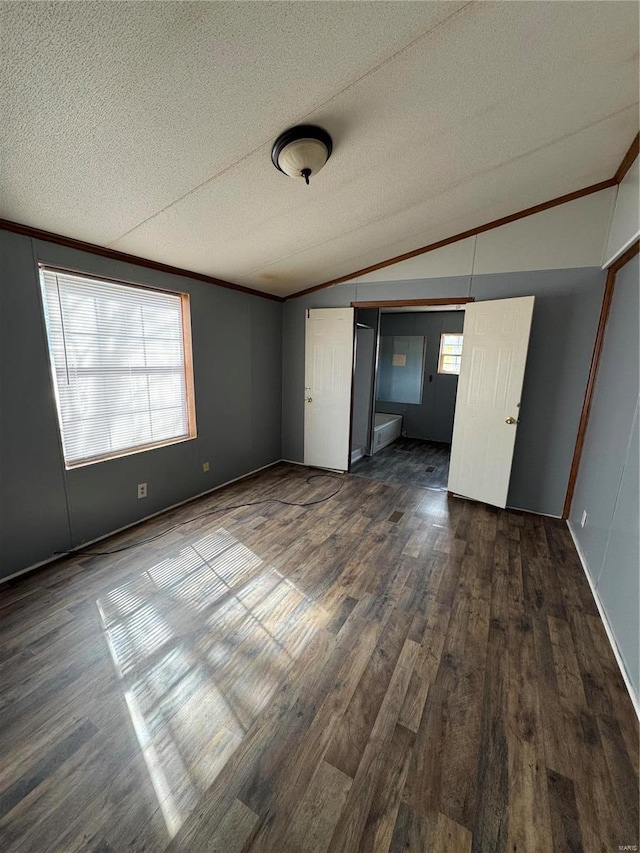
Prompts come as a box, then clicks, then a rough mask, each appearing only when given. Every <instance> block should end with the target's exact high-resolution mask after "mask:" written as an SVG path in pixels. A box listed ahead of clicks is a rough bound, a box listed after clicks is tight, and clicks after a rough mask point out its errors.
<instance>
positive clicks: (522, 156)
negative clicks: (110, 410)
mask: <svg viewBox="0 0 640 853" xmlns="http://www.w3.org/2000/svg"><path fill="white" fill-rule="evenodd" d="M635 106H636V104H630V105H628V106H626V107H623V108H622V109H620V110H617V111H616V112H614V113H611V114H610V115H607V116H605V117H604V118H601V119H598V120H597V121H594V122H591V124H587V125H585V126H584V127H581V128H578V130H574V131H572V132H571V133H568V134H566V135H565V136H561V137H559V138H558V139H554V140H553V141H552V142H547V143H545V144H544V145H540V146H538V147H537V148H533V149H532V150H531V151H527V152H526V153H524V154H520V155H519V156H517V157H512V158H511V160H507V161H506V162H504V163H500V164H499V165H497V166H491V168H489V169H484V170H482V171H480V172H475V173H474V174H472V175H470V176H469V177H467V178H464V179H463V180H460V181H457V182H456V183H453V184H450V185H449V186H448V187H447V188H446V189H443V190H442V191H441V192H438V193H436V194H435V195H432V196H425V197H424V198H423V199H422V200H421V201H420V202H417V203H416V204H412V205H410V206H409V207H403V208H401V209H399V210H396V211H395V213H396V214H400V213H406V212H407V211H410V210H411V209H412V208H415V207H418V206H419V205H421V204H424V203H425V202H426V201H433V200H434V199H437V198H438V197H439V196H441V195H446V194H447V193H448V192H450V191H451V190H452V189H457V188H459V187H461V186H464V185H465V184H468V183H469V182H470V181H473V180H475V179H476V178H479V177H484V176H485V175H489V174H491V172H494V171H496V170H497V169H502V168H504V167H505V166H510V165H512V164H513V163H517V162H518V161H519V160H524V159H526V158H527V157H530V156H531V155H533V154H538V153H539V152H540V151H544V150H545V149H546V148H550V147H552V146H553V145H556V144H557V143H559V142H564V141H565V140H567V139H571V137H573V136H577V135H578V134H580V133H583V132H584V131H586V130H590V129H591V128H593V127H597V126H598V125H599V124H603V123H604V122H606V121H610V120H611V119H613V118H615V117H616V116H618V115H620V114H621V113H624V112H626V111H627V110H629V109H632V108H634V107H635ZM602 180H606V178H603V179H602ZM578 189H580V187H578ZM567 192H568V193H569V192H571V190H568V191H567ZM385 219H388V216H380V217H377V218H376V219H370V220H368V221H367V222H365V223H364V224H362V225H357V226H356V227H354V228H351V229H349V230H348V231H344V230H343V231H341V232H340V233H339V234H337V235H334V236H333V237H329V238H328V239H327V240H321V241H320V242H319V243H313V244H312V245H310V246H306V247H305V248H304V249H299V250H297V251H295V252H292V253H291V254H288V255H282V256H280V257H277V258H275V259H274V260H273V261H269V262H268V263H267V264H261V265H259V266H256V267H252V268H251V269H249V270H247V271H246V272H243V273H242V274H241V275H238V277H237V278H238V280H239V281H241V280H242V279H243V278H245V277H246V276H248V275H251V273H253V272H256V271H258V270H262V269H267V268H268V267H270V266H272V265H273V264H277V263H280V262H281V261H286V260H289V258H295V257H296V256H297V255H301V254H303V253H305V252H307V251H309V250H310V249H316V248H319V247H321V246H324V245H327V244H328V243H331V242H332V241H333V240H336V239H338V238H339V237H343V236H345V235H347V234H354V233H356V232H357V231H361V230H362V229H363V228H367V227H369V226H370V225H375V224H376V223H379V222H383V221H384V220H385Z"/></svg>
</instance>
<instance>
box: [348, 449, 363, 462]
mask: <svg viewBox="0 0 640 853" xmlns="http://www.w3.org/2000/svg"><path fill="white" fill-rule="evenodd" d="M363 456H364V450H363V449H362V448H361V447H356V449H355V450H352V451H351V464H352V465H353V463H354V462H357V461H358V459H362V457H363Z"/></svg>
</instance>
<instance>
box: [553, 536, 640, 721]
mask: <svg viewBox="0 0 640 853" xmlns="http://www.w3.org/2000/svg"><path fill="white" fill-rule="evenodd" d="M567 527H568V528H569V533H570V535H571V538H572V539H573V544H574V546H575V549H576V552H577V554H578V558H579V560H580V564H581V566H582V569H583V571H584V573H585V575H586V578H587V582H588V584H589V587H590V589H591V594H592V595H593V600H594V601H595V603H596V607H597V608H598V613H599V614H600V618H601V619H602V624H603V625H604V629H605V631H606V632H607V637H608V638H609V643H610V645H611V648H612V650H613V654H614V656H615V659H616V663H617V664H618V668H619V670H620V674H621V675H622V680H623V681H624V684H625V687H626V688H627V692H628V693H629V697H630V699H631V704H632V705H633V710H634V711H635V712H636V717H637V718H638V720H640V697H638V696H636V694H635V691H634V689H633V684H632V683H631V679H630V678H629V673H628V672H627V668H626V666H625V663H624V660H623V658H622V655H621V653H620V649H619V648H618V644H617V642H616V638H615V634H614V633H613V629H612V627H611V624H610V622H609V618H608V616H607V612H606V610H605V609H604V605H603V604H602V601H601V600H600V596H599V594H598V590H597V588H596V586H595V584H594V583H593V580H592V578H591V575H590V574H589V569H588V565H587V560H586V558H585V555H584V553H583V551H582V548H581V547H580V544H579V542H578V537H577V536H576V535H575V533H574V530H573V526H572V524H571V522H570V521H567Z"/></svg>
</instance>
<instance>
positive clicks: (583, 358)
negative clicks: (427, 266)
mask: <svg viewBox="0 0 640 853" xmlns="http://www.w3.org/2000/svg"><path fill="white" fill-rule="evenodd" d="M604 281H605V273H604V272H603V271H602V270H600V269H596V268H592V267H585V268H580V269H568V270H541V271H537V272H520V273H502V274H499V275H478V276H452V277H449V278H432V279H422V280H413V281H396V282H376V283H374V284H355V283H353V284H343V285H336V286H335V287H331V288H327V289H325V290H319V291H317V292H316V293H311V294H309V295H307V296H302V297H299V298H297V299H290V300H288V301H287V302H285V304H284V313H283V424H282V430H283V432H282V435H283V456H284V457H285V458H286V459H290V460H292V461H295V462H301V461H302V459H303V438H304V435H303V394H304V316H305V310H306V309H307V308H319V307H326V308H329V307H336V308H339V307H344V306H347V305H350V304H351V302H352V301H365V300H366V301H369V300H382V299H428V298H429V299H432V298H436V297H450V298H458V297H464V296H473V297H475V298H476V299H504V298H507V297H512V296H525V295H533V296H535V297H536V304H535V307H534V313H533V325H532V329H531V340H530V346H529V357H528V359H527V369H526V374H525V382H524V388H523V397H522V406H521V423H520V425H519V427H518V435H517V440H516V446H515V451H514V460H513V470H512V475H511V484H510V488H509V498H508V504H509V506H511V507H514V508H519V509H525V510H529V511H532V512H539V513H544V514H546V515H555V516H560V515H561V514H562V507H563V504H564V498H565V493H566V488H567V481H568V476H569V469H570V467H571V459H572V455H573V448H574V446H575V439H576V435H577V431H578V422H579V419H580V410H581V407H582V400H583V398H584V391H585V387H586V383H587V377H588V375H589V365H590V362H591V354H592V351H593V342H594V338H595V332H596V329H597V326H598V317H599V313H600V305H601V302H602V294H603V292H604Z"/></svg>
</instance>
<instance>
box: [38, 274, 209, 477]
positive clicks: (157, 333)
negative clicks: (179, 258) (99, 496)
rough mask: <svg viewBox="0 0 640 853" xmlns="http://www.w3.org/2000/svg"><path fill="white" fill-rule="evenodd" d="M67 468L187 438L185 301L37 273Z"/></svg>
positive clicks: (190, 405)
mask: <svg viewBox="0 0 640 853" xmlns="http://www.w3.org/2000/svg"><path fill="white" fill-rule="evenodd" d="M40 284H41V287H42V294H43V305H44V313H45V321H46V328H47V337H48V340H49V352H50V356H51V368H52V373H53V382H54V389H55V394H56V403H57V408H58V419H59V423H60V433H61V437H62V447H63V451H64V461H65V465H66V467H67V468H76V467H78V466H80V465H87V464H89V463H91V462H99V461H101V460H103V459H112V458H114V457H117V456H125V455H127V454H130V453H137V452H140V451H142V450H148V449H150V448H153V447H160V446H163V445H166V444H173V443H175V442H179V441H185V440H187V439H190V438H195V436H196V422H195V403H194V394H193V366H192V356H191V320H190V313H189V296H188V294H186V293H172V292H170V291H165V290H152V289H150V288H147V287H143V286H139V285H132V284H121V283H118V282H114V281H109V280H104V279H100V278H94V277H90V276H84V275H76V274H75V273H70V272H65V271H62V270H57V269H53V268H50V267H44V266H41V267H40Z"/></svg>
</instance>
